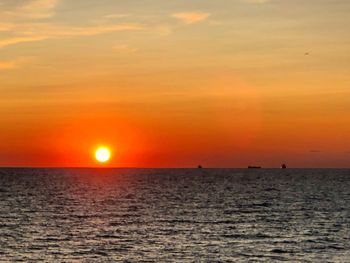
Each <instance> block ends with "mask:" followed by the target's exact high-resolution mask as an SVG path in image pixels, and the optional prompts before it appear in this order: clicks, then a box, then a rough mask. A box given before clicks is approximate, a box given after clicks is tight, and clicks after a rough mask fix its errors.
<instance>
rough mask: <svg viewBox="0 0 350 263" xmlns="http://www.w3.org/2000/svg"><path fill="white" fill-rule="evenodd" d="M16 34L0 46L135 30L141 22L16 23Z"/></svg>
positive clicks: (139, 28)
mask: <svg viewBox="0 0 350 263" xmlns="http://www.w3.org/2000/svg"><path fill="white" fill-rule="evenodd" d="M14 27H15V28H16V34H15V36H12V37H7V38H3V39H1V40H0V48H3V47H6V46H11V45H15V44H20V43H27V42H36V41H42V40H46V39H62V38H69V37H79V36H94V35H99V34H103V33H108V32H116V31H130V30H131V31H135V30H141V29H143V25H141V24H131V23H121V24H105V25H93V26H86V27H71V26H60V25H55V24H42V23H40V24H36V23H34V24H17V25H14Z"/></svg>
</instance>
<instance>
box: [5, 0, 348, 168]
mask: <svg viewBox="0 0 350 263" xmlns="http://www.w3.org/2000/svg"><path fill="white" fill-rule="evenodd" d="M348 11H350V3H349V1H347V0H337V1H326V0H317V1H316V0H310V1H307V3H305V1H301V0H300V1H299V0H293V1H292V0H285V1H279V0H270V1H268V0H265V1H258V0H255V1H254V0H246V1H245V0H232V1H226V0H225V1H224V0H217V1H215V2H213V1H209V0H203V1H201V2H200V3H198V1H192V0H191V1H188V0H186V1H185V0H182V1H181V0H179V1H161V0H149V1H145V2H139V1H136V0H130V1H123V2H121V1H114V0H106V1H103V3H102V2H100V1H97V0H85V1H67V0H18V1H9V0H8V1H7V0H3V1H0V94H1V95H0V166H56V167H57V166H58V167H59V166H84V167H85V166H99V164H98V163H96V161H95V160H94V158H93V151H94V150H95V148H96V147H98V146H99V145H102V144H103V145H108V146H110V148H111V149H112V151H113V158H112V160H111V161H110V162H109V163H108V164H107V166H110V167H195V166H197V165H198V164H202V165H203V166H205V167H246V166H247V165H250V164H254V165H262V166H265V167H279V166H280V164H281V163H284V162H286V163H287V164H288V165H289V166H292V167H349V163H350V118H349V116H350V96H349V95H350V89H349V84H350V74H349V73H350V72H349V69H350V52H349V51H350V50H349V49H350V45H349V43H350V37H349V35H348V34H347V33H346V32H347V30H348V27H349V25H350V18H349V16H348Z"/></svg>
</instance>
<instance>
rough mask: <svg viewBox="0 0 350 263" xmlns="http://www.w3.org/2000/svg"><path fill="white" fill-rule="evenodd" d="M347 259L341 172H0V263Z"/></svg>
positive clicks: (348, 174) (346, 193)
mask: <svg viewBox="0 0 350 263" xmlns="http://www.w3.org/2000/svg"><path fill="white" fill-rule="evenodd" d="M283 261H285V262H350V170H349V169H285V170H283V169H29V168H23V169H18V168H6V169H4V168H1V169H0V262H283Z"/></svg>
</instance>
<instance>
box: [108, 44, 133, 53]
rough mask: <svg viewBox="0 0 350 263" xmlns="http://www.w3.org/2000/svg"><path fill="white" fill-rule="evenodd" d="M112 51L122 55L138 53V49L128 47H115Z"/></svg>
mask: <svg viewBox="0 0 350 263" xmlns="http://www.w3.org/2000/svg"><path fill="white" fill-rule="evenodd" d="M113 50H114V51H116V52H118V53H122V54H131V53H135V52H137V51H138V48H133V47H129V46H128V45H115V46H114V47H113Z"/></svg>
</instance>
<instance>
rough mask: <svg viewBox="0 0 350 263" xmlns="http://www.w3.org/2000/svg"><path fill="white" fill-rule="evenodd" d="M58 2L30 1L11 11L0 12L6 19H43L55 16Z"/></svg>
mask: <svg viewBox="0 0 350 263" xmlns="http://www.w3.org/2000/svg"><path fill="white" fill-rule="evenodd" d="M58 3H59V0H31V1H26V2H24V4H22V5H19V6H17V7H16V8H15V9H14V10H13V11H6V12H2V13H1V15H2V16H5V17H7V18H15V19H16V18H17V19H18V18H20V19H23V18H24V19H44V18H49V17H52V16H54V15H55V9H56V7H57V5H58Z"/></svg>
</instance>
